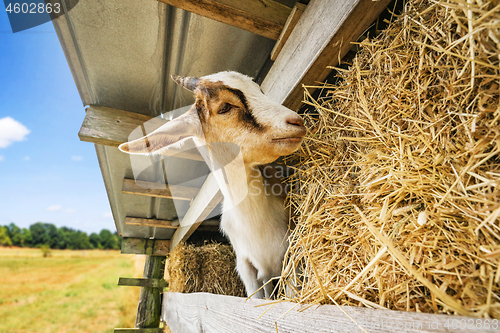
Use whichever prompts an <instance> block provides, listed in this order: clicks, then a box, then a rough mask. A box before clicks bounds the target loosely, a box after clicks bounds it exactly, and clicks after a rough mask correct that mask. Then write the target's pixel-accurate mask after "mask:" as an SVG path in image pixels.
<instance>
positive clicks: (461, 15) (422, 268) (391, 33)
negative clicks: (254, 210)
mask: <svg viewBox="0 0 500 333" xmlns="http://www.w3.org/2000/svg"><path fill="white" fill-rule="evenodd" d="M360 47H361V51H360V52H359V53H358V55H357V56H356V58H355V59H354V61H353V64H352V66H351V67H350V68H349V69H348V70H341V69H339V73H340V74H339V75H340V76H341V79H342V82H341V83H339V84H338V85H336V86H328V85H325V86H323V87H322V88H323V89H327V90H329V93H328V96H327V97H325V98H321V99H320V100H313V99H312V98H311V96H310V95H309V94H308V92H307V91H306V95H307V96H306V97H307V103H308V104H310V105H312V106H314V107H315V108H316V110H317V112H318V113H319V117H318V118H313V117H309V118H308V119H307V123H308V124H309V125H308V126H309V127H310V135H309V136H308V137H307V138H306V140H305V142H304V144H303V146H302V149H301V151H300V152H299V153H298V154H297V155H296V156H294V157H293V158H294V159H295V160H294V161H292V163H291V164H295V165H296V169H297V171H296V173H295V175H294V176H293V178H292V183H293V189H292V191H291V194H290V196H289V200H290V203H291V205H292V208H293V210H294V211H295V213H296V217H295V220H296V221H295V222H296V224H297V227H296V228H295V230H294V231H293V233H292V236H291V242H290V244H291V245H290V250H289V251H288V254H287V257H286V259H285V264H284V273H283V276H282V280H281V284H280V286H281V290H282V293H283V295H285V294H287V293H286V292H285V290H287V292H288V293H289V292H290V290H291V289H295V290H296V295H295V296H294V297H293V298H292V300H294V301H300V302H305V303H334V304H343V305H359V306H367V307H373V308H387V309H393V310H403V311H417V312H427V313H455V314H463V315H469V316H476V317H492V318H500V296H499V295H500V264H499V261H500V101H499V99H500V97H499V95H500V89H499V86H500V62H499V54H500V10H499V2H498V0H495V1H487V0H486V1H481V0H469V1H461V0H445V1H444V2H437V1H431V0H411V1H408V2H407V3H406V4H405V9H404V12H403V14H402V15H400V16H399V17H397V18H396V19H395V20H394V21H393V22H392V23H391V24H389V26H388V28H387V29H386V30H385V31H383V32H382V33H381V34H380V35H379V36H378V37H376V38H373V39H366V40H365V41H363V42H362V43H361V44H360ZM297 267H301V269H297ZM286 288H288V289H286Z"/></svg>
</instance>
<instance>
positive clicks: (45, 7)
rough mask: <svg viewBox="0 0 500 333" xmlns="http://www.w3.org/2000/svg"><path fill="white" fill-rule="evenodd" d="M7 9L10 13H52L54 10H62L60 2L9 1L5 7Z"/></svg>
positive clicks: (58, 11)
mask: <svg viewBox="0 0 500 333" xmlns="http://www.w3.org/2000/svg"><path fill="white" fill-rule="evenodd" d="M5 11H6V12H7V13H9V14H11V13H14V14H19V13H23V14H43V13H47V14H50V13H52V12H54V13H56V14H59V13H60V12H61V4H60V3H57V2H56V3H54V4H51V3H47V4H45V3H14V4H12V3H9V4H8V6H7V7H6V8H5Z"/></svg>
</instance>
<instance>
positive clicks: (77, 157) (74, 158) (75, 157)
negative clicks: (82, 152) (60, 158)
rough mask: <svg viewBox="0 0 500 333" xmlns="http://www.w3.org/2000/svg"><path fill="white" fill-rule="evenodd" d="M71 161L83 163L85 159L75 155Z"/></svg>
mask: <svg viewBox="0 0 500 333" xmlns="http://www.w3.org/2000/svg"><path fill="white" fill-rule="evenodd" d="M71 159H72V160H73V161H81V160H83V157H81V156H76V155H73V156H71Z"/></svg>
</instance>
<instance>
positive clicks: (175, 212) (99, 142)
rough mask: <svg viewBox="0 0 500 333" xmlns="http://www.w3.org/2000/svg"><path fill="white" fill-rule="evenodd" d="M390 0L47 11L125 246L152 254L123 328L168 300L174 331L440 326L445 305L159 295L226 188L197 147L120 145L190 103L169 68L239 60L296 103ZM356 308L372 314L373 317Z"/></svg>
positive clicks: (161, 309)
mask: <svg viewBox="0 0 500 333" xmlns="http://www.w3.org/2000/svg"><path fill="white" fill-rule="evenodd" d="M387 3H388V1H387V0H380V1H376V2H372V1H371V0H353V1H344V2H342V3H337V2H331V1H321V0H312V1H309V2H308V3H307V4H300V3H298V4H297V3H294V1H280V2H278V1H271V0H265V1H262V0H252V1H245V2H243V1H236V0H224V1H222V0H212V1H174V0H164V1H163V0H162V1H161V2H159V1H154V0H147V1H141V2H130V1H128V2H123V1H114V0H106V1H103V2H98V3H96V2H93V1H92V2H91V1H84V0H81V1H79V2H78V4H77V5H76V6H75V7H74V8H73V9H72V10H71V11H69V12H68V13H66V14H65V15H63V16H61V17H59V18H57V19H56V20H54V21H53V22H54V25H55V28H56V31H57V33H58V36H59V38H60V41H61V45H62V46H63V49H64V52H65V54H66V58H67V60H68V64H69V66H70V68H71V71H72V73H73V76H74V79H75V82H76V85H77V87H78V90H79V92H80V95H81V98H82V102H83V105H84V106H86V116H85V120H84V122H83V124H82V128H81V131H80V133H79V136H80V138H81V140H83V141H88V142H92V143H94V144H95V146H96V153H97V156H98V159H99V164H100V168H101V171H102V174H103V180H104V183H105V186H106V190H107V192H108V197H109V201H110V206H111V209H112V212H113V217H114V219H115V223H116V228H117V231H118V233H119V234H120V235H122V236H123V237H124V242H123V244H124V245H123V248H122V252H124V253H136V254H146V255H147V256H148V257H147V258H148V259H147V261H146V267H145V271H144V279H126V278H122V279H120V281H119V284H121V285H131V286H139V287H141V288H142V292H141V297H140V300H139V307H138V314H137V321H136V328H135V329H116V331H122V332H125V331H127V332H128V331H130V332H141V331H142V332H159V331H160V328H159V322H160V314H161V313H163V317H164V319H165V320H166V322H167V324H168V325H169V326H170V327H171V328H172V330H173V331H195V332H197V331H200V332H201V331H213V332H224V331H228V332H233V331H240V332H244V331H248V332H255V331H256V330H257V331H259V330H260V331H262V332H275V331H276V330H278V328H279V329H283V330H285V331H293V330H296V331H300V332H303V331H307V330H313V331H315V332H316V331H318V332H321V331H330V330H331V329H332V322H333V323H334V324H335V325H334V327H335V330H336V331H339V332H342V331H344V332H352V331H354V330H356V329H358V328H359V329H360V330H363V329H365V328H363V327H368V326H370V325H371V326H373V329H375V330H376V331H386V332H391V331H394V329H405V330H406V331H415V332H417V331H419V332H420V331H422V330H429V331H434V332H436V331H439V330H438V329H441V330H444V328H445V326H444V325H445V323H446V321H447V320H449V318H447V317H446V316H436V315H423V314H416V313H410V314H406V313H401V312H393V311H387V310H372V309H354V308H350V307H342V308H340V307H331V306H324V307H321V308H319V309H314V308H309V309H307V310H304V309H302V310H303V311H302V310H301V311H298V310H299V307H296V306H295V305H294V304H290V303H286V302H281V303H279V304H275V305H274V306H273V308H271V309H268V308H267V307H264V308H263V307H262V306H263V305H265V304H267V303H268V301H267V302H266V301H258V300H248V301H246V302H245V300H244V299H241V298H233V297H228V296H215V295H210V294H199V293H194V294H177V293H165V295H164V297H163V304H162V296H161V291H162V290H163V287H164V286H165V282H164V281H163V279H162V277H163V271H164V260H165V256H166V255H167V254H168V253H169V252H170V251H172V250H173V249H174V248H176V246H177V245H178V244H179V243H180V242H182V241H186V240H188V239H189V237H196V236H197V235H198V237H204V235H207V232H209V231H210V230H212V231H213V230H214V228H216V227H217V219H216V218H215V217H216V215H217V213H218V211H217V209H218V206H219V203H220V201H221V199H222V195H221V193H220V190H219V189H218V187H217V185H216V182H215V181H214V178H213V177H212V176H211V174H210V170H209V169H208V167H207V166H206V165H205V163H204V162H203V160H202V158H201V156H200V155H199V154H198V153H197V152H196V150H191V151H187V152H186V151H184V152H175V151H174V152H171V154H170V155H171V156H167V157H166V158H164V159H161V160H152V159H150V158H149V157H143V158H142V159H141V158H140V159H131V158H130V156H128V155H125V154H123V153H121V152H119V151H118V149H117V146H118V145H119V144H121V143H123V142H125V141H129V140H130V138H132V137H134V136H136V135H137V136H142V135H144V134H146V133H149V132H151V131H152V130H154V129H155V128H157V127H158V126H159V125H161V124H163V123H164V122H166V121H168V120H170V119H172V117H173V114H172V113H168V112H169V111H173V110H176V111H174V113H179V112H182V110H179V109H180V108H182V107H184V106H186V105H189V104H191V103H192V102H193V100H192V97H191V94H190V93H189V92H187V91H184V90H182V89H181V88H179V87H177V86H176V85H175V83H174V82H173V81H171V80H170V78H169V77H170V75H171V74H179V75H190V76H202V75H206V74H210V73H215V72H218V71H221V70H228V69H231V70H236V71H239V72H242V73H245V74H248V75H250V76H253V77H256V78H257V80H258V82H261V83H262V84H261V87H262V90H263V91H264V93H266V94H267V95H268V96H270V97H271V98H273V99H274V100H276V101H278V102H280V103H282V104H284V105H285V106H287V107H289V108H291V109H292V110H298V108H299V107H300V106H301V101H302V99H303V94H304V91H303V86H304V85H305V86H311V85H313V84H314V82H316V81H323V80H324V79H325V78H326V77H327V76H328V74H329V73H330V70H331V69H330V68H329V66H335V65H337V64H338V62H339V59H341V58H342V57H343V56H344V55H345V54H346V53H347V52H348V51H349V49H350V47H351V45H350V42H351V41H355V40H356V39H357V38H358V37H359V36H360V35H361V34H362V33H363V31H364V30H365V29H366V28H367V27H368V26H369V25H370V24H371V23H372V22H374V21H375V20H376V18H377V16H378V15H379V13H380V12H381V11H382V10H383V9H384V8H385V7H386V6H387ZM68 5H71V4H70V3H69V2H68ZM271 59H272V60H271ZM210 217H214V218H210ZM266 309H268V310H269V311H267V312H266V313H265V314H264V311H265V310H266ZM285 313H287V314H286V316H285ZM283 316H285V317H283ZM258 317H259V319H256V318H258ZM361 318H371V319H372V320H371V321H370V325H368V326H367V324H366V323H365V324H363V323H361V322H360V319H361ZM457 318H459V317H457ZM457 320H458V319H457ZM389 323H390V325H389ZM410 324H411V325H410ZM371 326H370V327H371ZM236 327H237V328H236Z"/></svg>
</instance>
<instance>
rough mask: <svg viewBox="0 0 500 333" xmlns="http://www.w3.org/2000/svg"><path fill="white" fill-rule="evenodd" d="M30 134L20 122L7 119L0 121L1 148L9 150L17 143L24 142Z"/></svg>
mask: <svg viewBox="0 0 500 333" xmlns="http://www.w3.org/2000/svg"><path fill="white" fill-rule="evenodd" d="M29 132H30V130H29V129H27V128H26V126H24V125H23V124H21V123H20V122H18V121H16V120H14V119H12V118H11V117H5V118H1V119H0V148H7V147H8V146H10V145H11V144H12V143H13V142H15V141H23V140H24V139H25V137H26V135H28V134H29Z"/></svg>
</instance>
